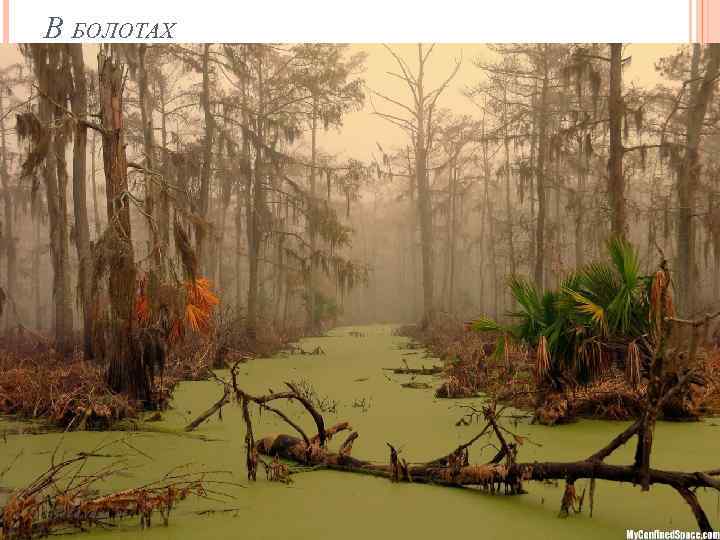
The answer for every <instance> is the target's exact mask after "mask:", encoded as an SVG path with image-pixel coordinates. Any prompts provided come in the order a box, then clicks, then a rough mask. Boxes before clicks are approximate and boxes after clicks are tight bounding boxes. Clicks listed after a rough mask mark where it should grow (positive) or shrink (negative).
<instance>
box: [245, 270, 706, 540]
mask: <svg viewBox="0 0 720 540" xmlns="http://www.w3.org/2000/svg"><path fill="white" fill-rule="evenodd" d="M669 283H670V280H669V277H668V274H667V270H666V268H665V263H664V262H663V265H661V270H660V271H658V273H657V274H656V276H655V284H656V285H657V287H655V288H654V296H653V305H654V309H655V310H657V312H656V315H657V321H659V322H658V326H657V329H656V332H657V335H658V338H657V342H656V344H655V351H654V358H653V364H652V366H651V368H652V369H651V371H650V377H649V382H648V387H649V388H648V392H647V393H646V397H645V401H644V402H643V404H642V413H641V414H640V416H639V418H638V419H637V420H636V421H635V422H634V423H633V424H632V425H630V426H629V427H628V428H627V429H625V430H624V431H623V432H622V433H620V434H619V435H617V436H616V437H615V438H614V439H613V440H612V441H610V442H609V443H608V444H607V445H606V446H604V447H603V448H601V449H600V450H598V451H597V452H595V453H594V454H592V455H591V456H589V457H587V458H584V459H581V460H578V461H571V462H554V461H546V462H533V463H523V462H520V461H518V460H517V454H518V445H522V444H523V442H524V440H525V439H524V438H523V437H520V436H518V435H515V434H514V433H512V432H511V431H509V430H508V429H507V428H505V427H504V426H502V425H501V424H500V423H499V422H498V417H499V413H498V412H497V409H496V404H491V405H489V406H485V407H483V409H482V415H483V416H484V419H485V421H486V425H485V427H484V428H483V430H482V431H481V432H480V433H479V434H478V435H476V436H475V437H473V438H472V439H471V440H470V441H468V442H467V443H465V444H462V445H460V446H458V447H457V448H456V449H455V450H453V451H452V452H450V453H449V454H447V455H446V456H443V457H440V458H438V459H435V460H432V461H429V462H426V463H413V464H410V463H408V462H407V461H406V460H404V459H402V458H401V457H400V452H398V451H397V449H396V448H395V447H394V446H393V445H391V444H390V443H387V445H388V447H389V449H390V457H389V460H388V462H386V463H377V462H372V461H368V460H363V459H358V458H356V457H353V456H351V455H350V454H351V451H352V445H353V442H354V441H355V440H356V439H357V437H358V434H357V432H352V433H351V435H350V436H349V437H348V439H347V440H346V441H345V443H343V444H342V445H341V447H340V451H338V452H332V451H330V450H328V448H327V442H328V441H329V440H330V438H331V435H332V434H333V433H336V432H338V431H340V430H341V429H342V430H344V429H350V427H349V425H347V423H344V424H339V425H338V426H336V427H335V428H330V429H326V428H325V427H324V421H323V419H322V415H320V413H318V412H317V410H315V408H314V406H313V405H312V403H310V402H309V401H308V400H307V399H305V398H304V397H303V396H302V395H301V394H300V392H299V390H298V388H296V387H295V386H293V385H292V384H289V383H286V385H287V386H288V388H289V390H290V391H289V392H285V393H281V394H270V395H266V396H250V395H249V394H247V393H245V392H243V391H242V390H241V389H240V388H238V386H237V380H236V374H235V370H234V369H233V370H231V373H232V376H233V380H232V384H233V389H234V390H235V394H236V397H237V399H238V400H239V401H242V404H243V418H244V421H245V424H246V433H247V436H246V450H247V455H248V466H247V467H248V477H249V478H250V479H254V478H255V467H256V463H257V461H258V460H257V458H256V457H255V456H257V455H259V454H264V455H267V456H271V457H273V459H285V460H288V461H294V462H297V463H300V464H303V465H306V466H310V467H311V468H312V469H317V468H325V469H333V470H338V471H347V472H354V473H362V474H370V475H374V476H380V477H384V478H389V479H390V480H392V481H395V482H415V483H432V484H438V485H446V486H479V487H481V488H483V489H485V490H489V491H492V492H500V491H504V493H506V494H508V495H511V494H512V495H515V494H522V493H525V489H524V486H523V483H524V482H529V481H540V482H543V481H546V480H564V481H565V482H566V485H565V490H564V494H563V498H562V501H561V515H567V514H568V510H569V509H571V508H572V509H573V510H575V511H580V510H579V509H576V508H575V503H576V502H578V501H579V500H581V499H582V498H583V496H581V497H580V498H579V499H578V497H577V496H576V492H575V486H574V484H575V481H576V480H579V479H589V480H590V504H589V506H590V512H591V515H592V509H593V498H594V492H595V482H596V480H605V481H608V482H622V483H625V482H626V483H630V484H633V485H639V486H640V487H641V489H642V491H647V490H649V488H650V486H652V485H655V484H660V485H667V486H670V487H672V488H673V489H675V490H676V491H677V492H678V493H679V494H680V496H681V497H682V498H683V500H684V501H685V502H686V503H687V504H688V505H689V506H690V509H691V510H692V512H693V516H694V517H695V520H696V521H697V524H698V528H699V529H700V530H701V531H703V532H709V531H712V527H711V525H710V521H709V519H708V517H707V514H706V513H705V511H704V510H703V508H702V506H701V505H700V503H699V501H698V499H697V495H696V490H697V489H698V488H710V489H715V490H718V491H720V479H718V477H720V469H715V470H708V471H695V472H684V471H667V470H661V469H656V468H653V467H651V466H650V461H651V460H650V457H651V450H652V444H653V431H654V427H655V422H656V419H657V416H658V412H659V411H660V410H661V409H662V407H663V406H664V405H665V404H666V403H667V402H668V400H670V399H672V397H673V396H674V395H676V394H679V393H680V392H682V391H683V389H685V388H686V386H687V385H688V384H689V383H690V382H691V381H692V380H693V379H694V377H695V374H694V372H693V369H692V368H689V369H685V370H684V371H683V372H682V373H676V374H675V376H674V377H668V373H667V372H666V371H665V370H664V368H663V364H664V359H665V343H666V339H667V336H668V335H669V331H670V330H669V328H668V327H669V324H668V323H669V320H670V319H669V318H668V317H666V316H665V306H667V302H666V294H667V288H668V286H669ZM693 324H694V323H693ZM277 399H288V400H296V401H299V402H300V403H302V405H303V406H304V407H305V409H306V410H307V411H308V413H310V415H311V416H312V417H313V419H314V420H315V424H316V426H317V430H318V434H317V435H316V436H314V437H312V439H309V438H308V437H307V435H304V434H302V435H303V436H302V438H298V437H294V436H291V435H275V436H268V437H264V438H261V439H260V440H258V441H257V442H255V440H254V438H253V426H252V423H251V419H250V415H249V414H248V404H249V403H256V404H257V405H258V406H260V407H266V406H267V403H268V402H270V401H273V400H277ZM285 419H286V420H288V419H287V418H285ZM288 423H289V424H290V425H294V423H291V422H288ZM490 432H492V433H493V434H494V436H495V439H496V440H497V444H498V445H499V448H498V452H497V454H496V455H495V456H494V457H493V458H492V459H491V460H490V461H489V462H487V463H483V464H473V463H471V462H470V457H469V453H470V448H471V446H472V445H473V444H474V443H475V442H476V441H478V440H479V439H480V438H481V437H483V436H484V435H486V434H488V433H490ZM506 435H509V436H511V437H512V439H508V437H506ZM635 437H637V445H636V451H635V459H634V460H633V463H631V464H629V465H610V464H607V463H605V462H604V460H605V459H606V458H607V457H608V456H610V455H611V454H612V453H613V452H614V451H615V450H617V449H618V448H620V447H621V446H623V445H624V444H626V443H628V442H629V441H630V440H631V439H633V438H635ZM510 440H514V442H509V441H510ZM581 506H582V505H581V504H578V507H581Z"/></svg>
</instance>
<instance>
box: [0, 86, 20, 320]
mask: <svg viewBox="0 0 720 540" xmlns="http://www.w3.org/2000/svg"><path fill="white" fill-rule="evenodd" d="M3 90H4V89H3ZM4 97H5V92H4V91H2V92H0V159H1V160H2V162H1V163H0V165H2V170H1V171H0V178H1V179H2V188H3V202H4V206H5V212H4V213H5V223H4V224H3V225H4V227H3V228H4V230H3V231H2V236H3V237H4V239H5V257H6V262H7V270H6V274H7V291H6V292H7V294H8V295H9V296H10V298H11V302H15V298H14V295H15V294H17V247H16V245H15V215H14V214H15V210H14V204H13V203H14V200H13V194H12V189H11V187H10V172H9V171H8V158H7V143H6V140H5V103H4ZM5 311H6V313H7V315H6V316H5V328H6V329H10V312H11V311H15V310H9V309H8V310H5ZM17 322H18V321H17V320H16V321H15V323H16V324H17Z"/></svg>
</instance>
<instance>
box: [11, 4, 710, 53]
mask: <svg viewBox="0 0 720 540" xmlns="http://www.w3.org/2000/svg"><path fill="white" fill-rule="evenodd" d="M0 1H2V2H4V6H3V18H4V20H3V30H4V32H3V34H4V36H3V37H4V40H5V41H9V42H13V43H22V42H36V41H43V40H48V41H56V42H71V41H85V42H101V41H127V42H131V41H135V42H137V41H155V42H167V41H178V42H295V41H323V42H354V43H360V42H365V43H368V42H380V41H383V42H395V43H400V42H417V41H425V42H429V41H433V42H453V43H461V42H469V43H480V42H482V43H489V42H516V41H525V42H609V41H622V42H638V43H640V42H654V43H657V42H663V43H667V42H687V41H689V39H690V37H691V36H694V35H695V33H694V32H695V24H696V23H695V22H693V17H694V15H693V9H695V8H694V7H693V5H694V3H696V2H697V0H548V1H545V2H543V1H539V0H509V1H495V2H488V1H482V0H474V1H468V0H442V1H438V2H432V3H431V2H422V1H421V0H363V1H359V2H347V1H345V2H341V1H338V0H304V1H303V0H270V1H260V2H258V1H242V0H240V1H235V2H221V1H211V0H204V1H200V2H198V1H192V2H191V1H179V0H173V1H170V0H142V1H140V0H124V1H122V2H108V1H99V0H64V1H59V0H0Z"/></svg>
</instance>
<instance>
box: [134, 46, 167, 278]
mask: <svg viewBox="0 0 720 540" xmlns="http://www.w3.org/2000/svg"><path fill="white" fill-rule="evenodd" d="M137 47H138V102H139V103H138V105H139V107H140V122H141V123H142V135H143V153H144V154H145V155H144V158H145V159H144V163H143V165H144V167H145V171H144V174H143V176H144V183H145V213H146V214H147V215H146V218H147V222H148V256H149V257H150V260H152V261H153V265H152V267H151V269H150V286H151V288H152V289H153V290H154V289H155V288H156V287H157V284H158V281H164V279H165V270H166V268H165V263H166V261H167V245H161V240H160V237H159V234H158V232H159V227H158V222H159V219H158V217H159V216H158V211H157V209H156V205H157V203H158V199H159V198H160V190H159V189H158V186H157V184H156V183H155V180H156V179H155V178H153V177H152V174H153V172H154V171H155V128H154V126H153V103H152V102H153V100H152V95H151V93H150V75H149V70H148V66H147V53H148V46H147V45H146V44H144V43H141V44H139V45H138V46H137Z"/></svg>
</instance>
